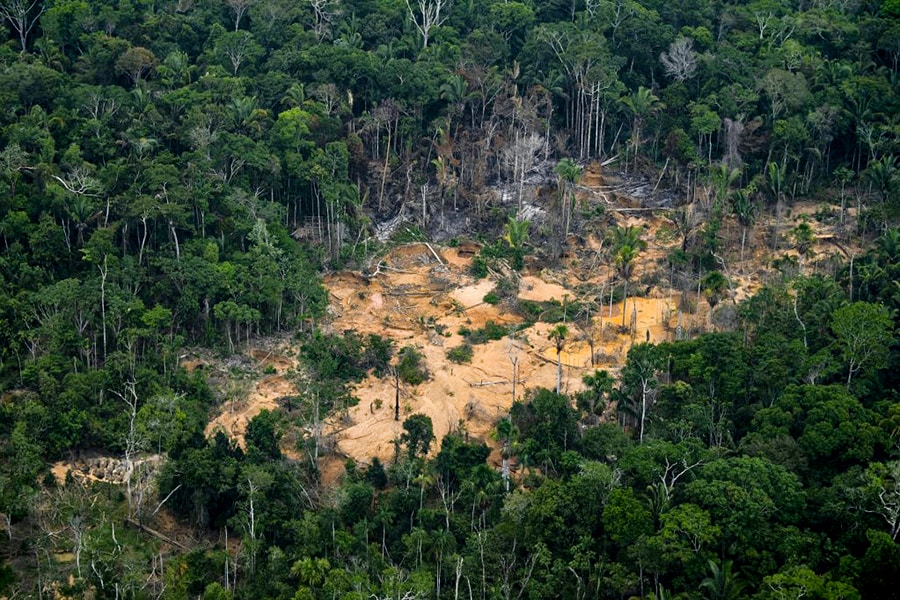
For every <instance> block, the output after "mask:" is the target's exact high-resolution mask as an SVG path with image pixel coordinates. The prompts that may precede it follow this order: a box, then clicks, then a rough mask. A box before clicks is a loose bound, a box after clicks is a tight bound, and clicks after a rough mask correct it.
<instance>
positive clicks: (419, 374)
mask: <svg viewBox="0 0 900 600" xmlns="http://www.w3.org/2000/svg"><path fill="white" fill-rule="evenodd" d="M424 362H425V357H424V356H423V355H422V353H421V352H419V351H418V350H416V349H415V348H413V347H412V346H406V347H405V348H403V349H402V350H400V362H399V363H398V364H397V370H398V372H399V375H400V379H401V380H402V381H403V382H404V383H408V384H409V385H419V384H420V383H422V382H424V381H426V380H427V379H428V370H427V369H426V368H425V364H424Z"/></svg>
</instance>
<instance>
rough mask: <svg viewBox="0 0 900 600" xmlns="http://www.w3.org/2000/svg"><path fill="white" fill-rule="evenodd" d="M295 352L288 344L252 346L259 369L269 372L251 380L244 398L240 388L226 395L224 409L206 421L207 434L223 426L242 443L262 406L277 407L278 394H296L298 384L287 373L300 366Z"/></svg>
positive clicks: (223, 428)
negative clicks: (269, 348)
mask: <svg viewBox="0 0 900 600" xmlns="http://www.w3.org/2000/svg"><path fill="white" fill-rule="evenodd" d="M292 354H293V352H291V350H290V348H289V347H287V346H281V347H278V348H275V349H273V350H270V351H265V350H262V349H259V348H253V349H251V350H250V351H249V355H250V357H251V358H252V359H253V360H254V361H255V363H256V365H257V366H258V367H259V369H260V371H262V372H266V371H268V372H269V374H265V375H263V376H262V377H261V378H259V379H257V380H256V381H253V382H248V383H249V384H250V386H251V387H250V390H249V395H247V396H246V397H245V398H244V397H240V395H241V393H240V391H237V392H236V393H234V396H232V397H229V398H226V399H225V402H224V403H223V405H222V406H221V409H222V411H221V412H220V413H219V414H218V415H217V416H216V417H215V418H214V419H213V420H212V421H210V422H209V423H208V424H207V425H206V431H205V433H206V435H207V436H209V435H212V434H213V433H214V432H215V431H216V430H217V429H221V430H222V431H224V432H225V433H227V434H228V435H229V436H230V437H232V438H234V439H235V440H236V441H237V443H238V444H239V445H240V446H241V447H243V446H244V434H245V433H246V431H247V424H248V423H249V422H250V421H251V420H252V419H253V417H255V416H256V415H258V414H259V413H260V412H262V411H263V410H275V409H277V408H278V403H277V400H278V398H282V397H284V396H292V395H296V394H297V388H296V386H295V385H294V383H293V382H292V381H291V380H290V379H289V378H288V377H287V373H288V372H289V371H291V370H292V369H296V367H297V360H296V359H295V358H293V357H292ZM273 371H274V372H273Z"/></svg>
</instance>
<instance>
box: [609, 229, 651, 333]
mask: <svg viewBox="0 0 900 600" xmlns="http://www.w3.org/2000/svg"><path fill="white" fill-rule="evenodd" d="M610 234H611V241H612V249H613V252H614V256H615V263H616V270H617V271H618V274H619V277H620V278H621V279H622V281H623V282H625V287H624V289H623V292H622V327H625V312H626V311H625V307H626V304H627V303H628V282H629V280H630V279H631V276H632V275H633V274H634V261H635V259H637V257H638V255H639V254H640V253H641V251H642V250H644V249H645V248H646V247H647V242H645V241H644V240H642V239H641V230H640V229H639V228H637V227H633V226H628V227H616V228H614V229H613V230H612V231H611V233H610Z"/></svg>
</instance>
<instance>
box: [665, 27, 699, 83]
mask: <svg viewBox="0 0 900 600" xmlns="http://www.w3.org/2000/svg"><path fill="white" fill-rule="evenodd" d="M659 60H660V61H661V62H662V64H663V67H664V68H665V70H666V75H668V76H669V77H671V78H672V79H674V80H675V81H687V80H688V79H690V78H691V77H693V76H694V73H695V72H696V71H697V53H696V52H694V40H692V39H691V38H688V37H680V38H678V39H676V40H675V41H674V42H672V43H671V44H669V51H668V52H663V53H661V54H660V55H659Z"/></svg>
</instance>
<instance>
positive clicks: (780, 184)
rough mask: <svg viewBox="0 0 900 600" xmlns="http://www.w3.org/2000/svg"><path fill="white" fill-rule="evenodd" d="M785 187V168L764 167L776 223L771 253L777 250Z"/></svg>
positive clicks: (771, 164)
mask: <svg viewBox="0 0 900 600" xmlns="http://www.w3.org/2000/svg"><path fill="white" fill-rule="evenodd" d="M786 187H787V167H786V166H785V165H781V166H779V165H778V164H777V163H774V162H770V163H768V164H767V165H766V188H767V189H768V191H769V195H770V197H771V198H772V202H773V203H774V204H775V215H776V217H777V219H778V220H777V222H776V224H775V235H774V236H772V237H773V240H772V252H775V251H776V250H778V231H779V229H781V213H782V211H783V207H782V202H783V201H784V192H785V189H786Z"/></svg>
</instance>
